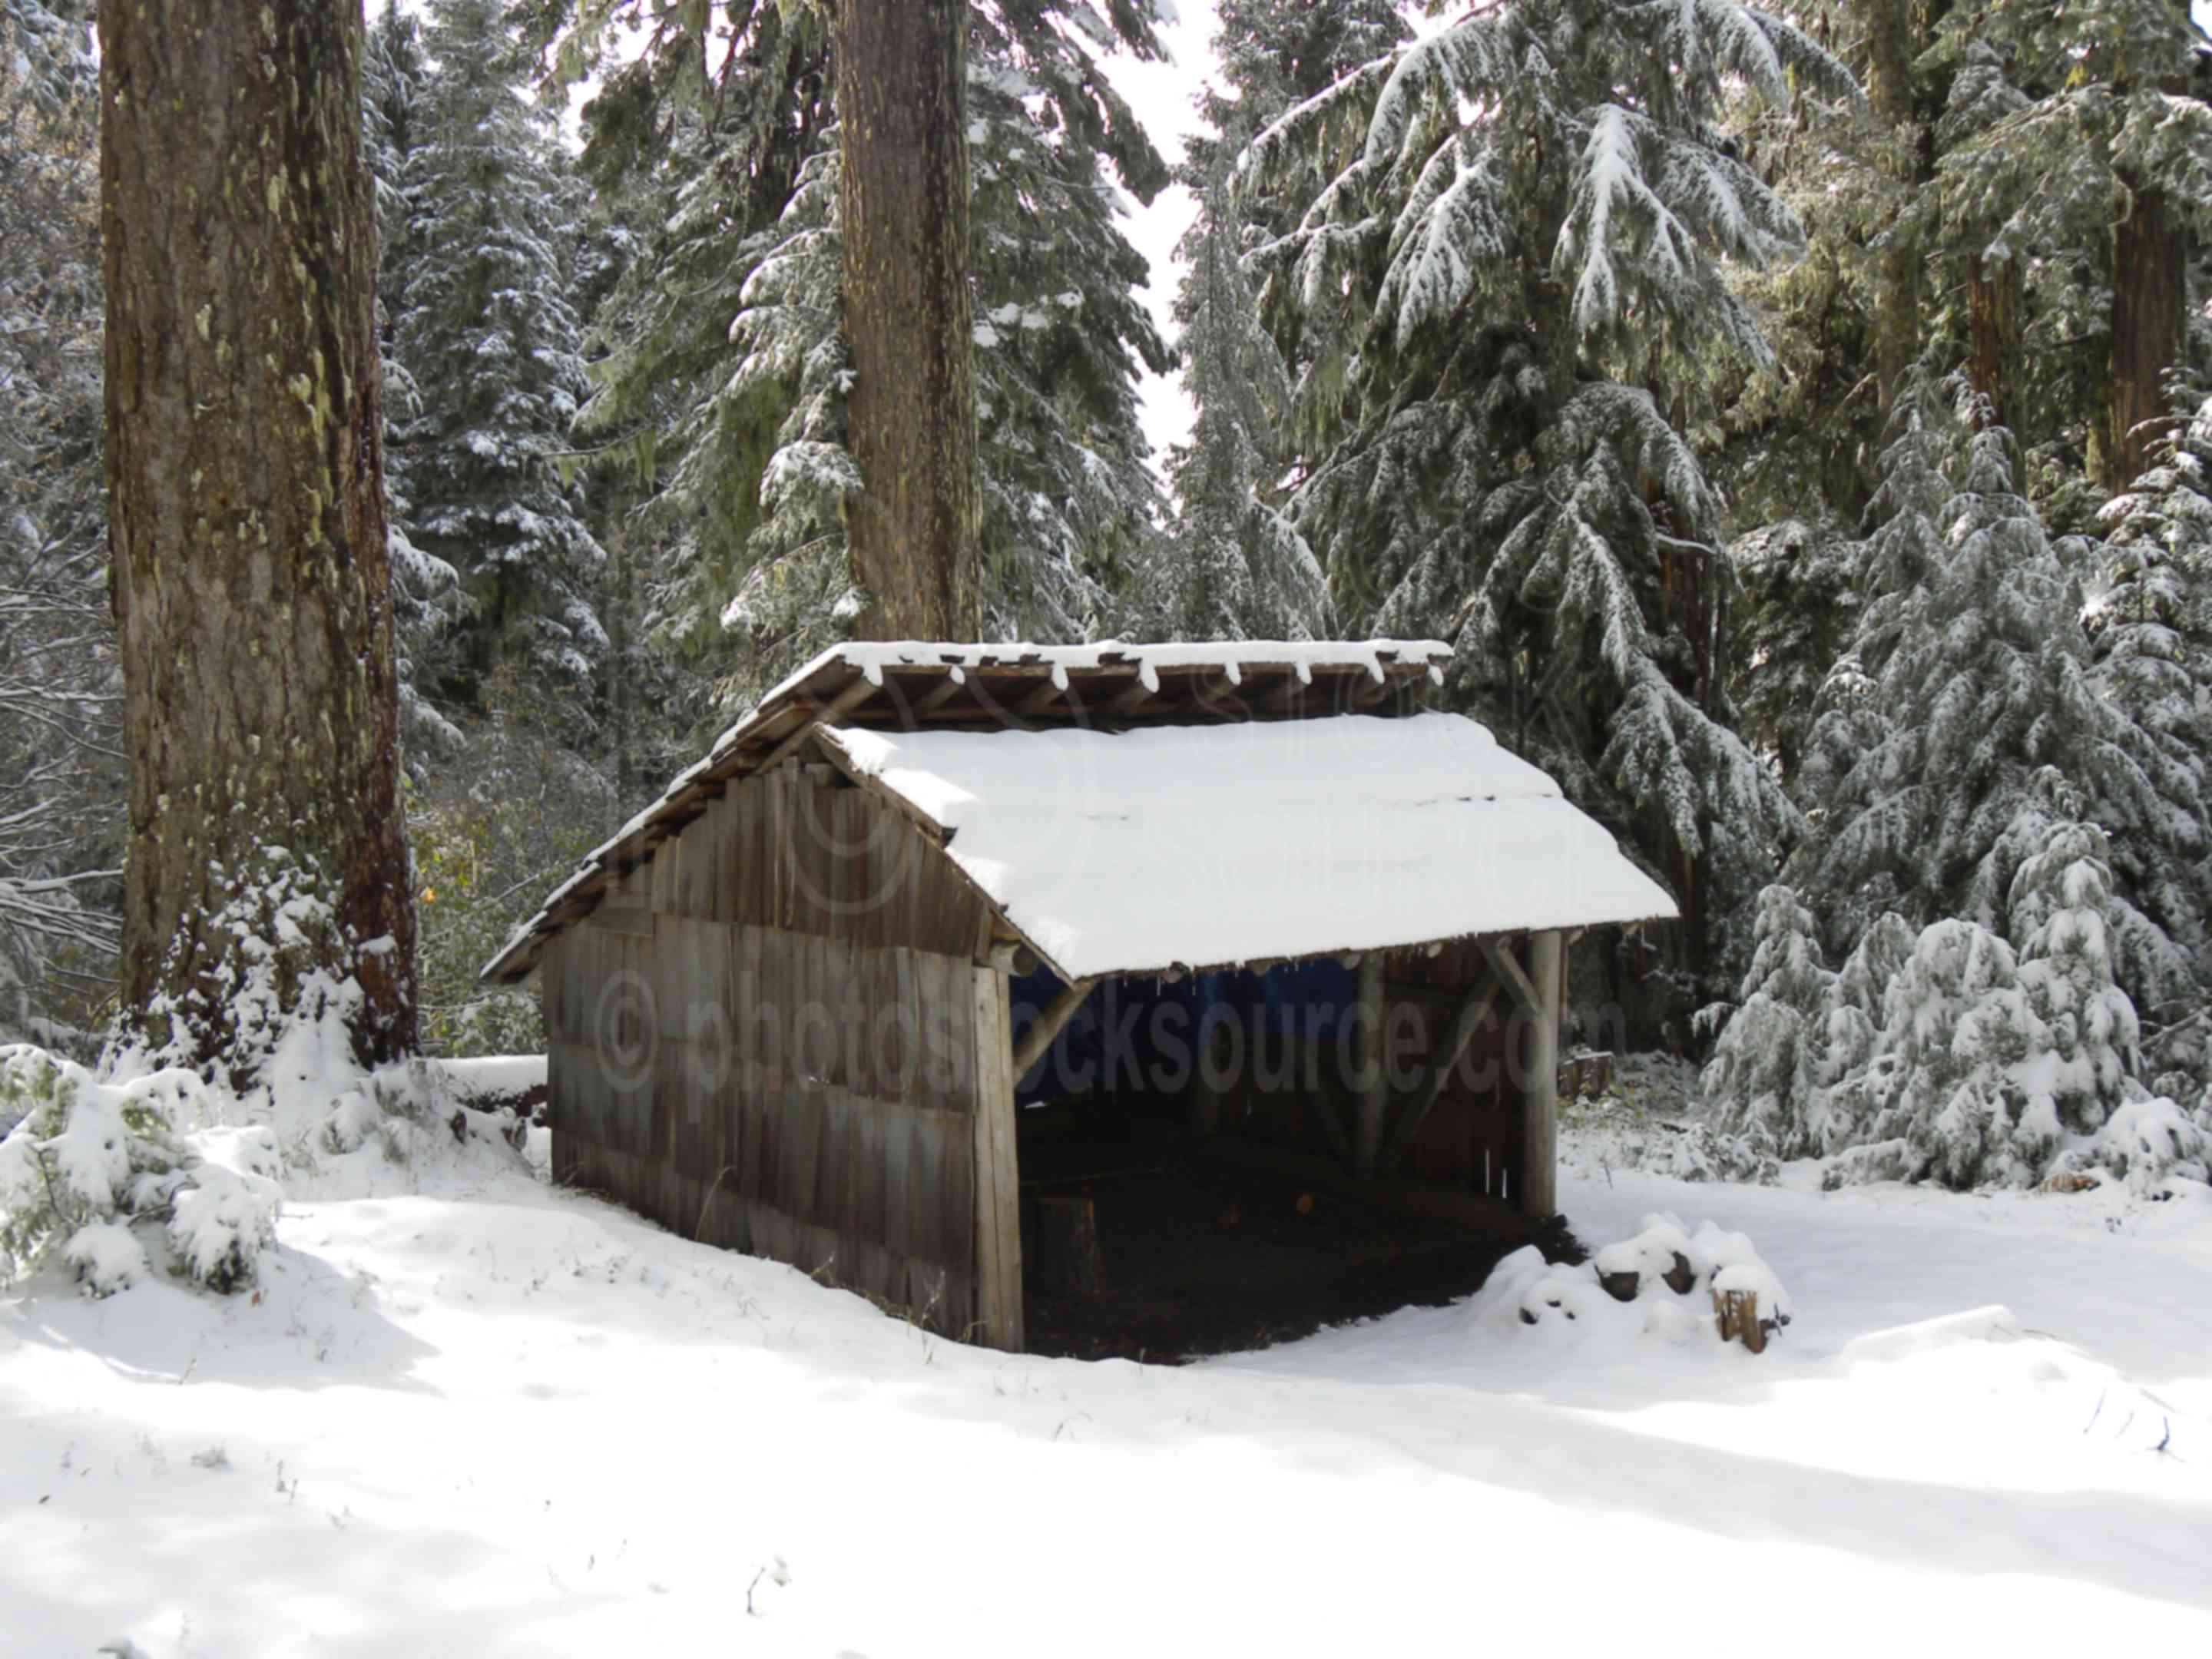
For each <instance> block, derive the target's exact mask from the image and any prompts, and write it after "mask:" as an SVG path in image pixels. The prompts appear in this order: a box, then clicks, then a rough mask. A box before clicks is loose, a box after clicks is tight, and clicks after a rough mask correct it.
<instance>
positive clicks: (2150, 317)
mask: <svg viewBox="0 0 2212 1659" xmlns="http://www.w3.org/2000/svg"><path fill="white" fill-rule="evenodd" d="M2187 263H2188V240H2187V234H2186V232H2185V229H2184V228H2183V227H2182V225H2181V223H2180V222H2179V219H2178V218H2177V217H2176V216H2175V215H2174V213H2173V210H2172V204H2170V203H2169V202H2168V201H2167V200H2166V192H2165V191H2159V190H2140V191H2135V192H2134V194H2133V196H2132V197H2131V198H2130V202H2129V204H2128V211H2127V213H2126V214H2125V215H2124V216H2123V217H2122V218H2121V220H2120V222H2119V223H2118V225H2117V226H2115V227H2114V228H2113V230H2112V404H2111V412H2110V417H2109V418H2110V428H2111V435H2110V437H2109V439H2108V441H2107V442H2108V448H2107V454H2108V456H2109V460H2108V462H2107V465H2106V469H2105V471H2104V476H2103V477H2100V480H2099V482H2100V483H2104V484H2106V485H2107V486H2109V487H2111V488H2113V489H2118V488H2119V487H2121V486H2122V485H2124V484H2125V483H2128V482H2129V481H2130V479H2132V478H2134V477H2136V476H2138V475H2139V474H2140V473H2142V471H2143V470H2144V468H2145V467H2147V466H2148V465H2149V463H2150V456H2151V452H2152V451H2153V450H2154V448H2155V447H2156V446H2157V444H2158V441H2159V438H2160V435H2161V433H2162V432H2163V430H2164V428H2163V424H2162V422H2163V421H2164V419H2165V417H2166V415H2167V413H2168V410H2167V406H2166V386H2165V381H2166V371H2167V370H2168V369H2170V368H2172V367H2173V365H2174V364H2175V363H2176V362H2179V360H2180V356H2181V339H2182V333H2183V331H2184V329H2185V326H2186V325H2187V320H2188V319H2187V315H2186V313H2187V308H2188V283H2187V273H2186V265H2187Z"/></svg>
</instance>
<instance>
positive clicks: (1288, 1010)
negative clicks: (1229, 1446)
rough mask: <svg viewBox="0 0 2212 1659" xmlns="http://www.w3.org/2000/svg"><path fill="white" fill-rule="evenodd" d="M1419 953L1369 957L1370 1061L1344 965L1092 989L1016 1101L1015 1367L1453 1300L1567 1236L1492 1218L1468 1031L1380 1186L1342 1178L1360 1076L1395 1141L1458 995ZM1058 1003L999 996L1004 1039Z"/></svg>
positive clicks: (1220, 1341)
mask: <svg viewBox="0 0 2212 1659" xmlns="http://www.w3.org/2000/svg"><path fill="white" fill-rule="evenodd" d="M1461 966H1462V964H1460V963H1458V962H1457V961H1456V960H1448V959H1447V958H1446V957H1445V955H1444V953H1443V952H1437V953H1435V954H1427V953H1423V952H1419V951H1415V952H1405V953H1396V952H1394V953H1391V954H1390V956H1389V964H1388V970H1387V971H1388V975H1389V977H1388V978H1387V979H1386V981H1385V984H1386V987H1387V990H1388V996H1387V1000H1386V1002H1385V1005H1384V1006H1385V1014H1384V1018H1383V1027H1382V1030H1380V1031H1379V1032H1378V1033H1377V1035H1376V1040H1375V1042H1373V1044H1372V1046H1371V1047H1370V1044H1369V1042H1368V1041H1367V1039H1366V1037H1365V1034H1364V1028H1363V1024H1362V1022H1361V1019H1360V1016H1359V980H1360V975H1359V973H1358V969H1357V968H1356V967H1355V966H1352V965H1348V963H1347V962H1346V960H1342V959H1338V958H1325V959H1320V960H1312V961H1305V962H1297V963H1283V964H1280V965H1278V966H1274V967H1272V968H1268V969H1264V970H1261V971H1250V970H1234V971H1223V972H1211V973H1199V974H1194V975H1184V976H1182V977H1180V978H1177V979H1175V980H1172V981H1170V980H1167V979H1163V978H1155V977H1151V976H1135V975H1133V976H1126V977H1115V978H1109V979H1106V980H1103V981H1100V982H1099V983H1098V984H1097V986H1096V987H1094V988H1093V989H1092V990H1091V993H1090V994H1089V995H1088V996H1087V997H1086V998H1085V1000H1084V1001H1083V1002H1082V1003H1081V1005H1080V1006H1079V1008H1078V1010H1077V1011H1076V1012H1075V1013H1074V1014H1073V1016H1072V1017H1070V1018H1068V1019H1067V1021H1066V1024H1065V1025H1064V1026H1062V1027H1061V1029H1060V1031H1059V1033H1058V1035H1057V1036H1056V1037H1055V1038H1054V1041H1053V1042H1052V1043H1051V1045H1050V1046H1049V1047H1048V1048H1047V1049H1046V1051H1045V1052H1044V1054H1042V1056H1041V1057H1040V1058H1039V1060H1037V1061H1036V1064H1034V1065H1033V1066H1030V1069H1029V1071H1028V1072H1027V1073H1025V1074H1024V1076H1023V1077H1022V1078H1021V1079H1019V1081H1018V1084H1017V1085H1016V1093H1015V1098H1016V1104H1017V1109H1018V1110H1017V1118H1016V1123H1017V1134H1018V1148H1019V1162H1020V1170H1021V1209H1022V1253H1023V1261H1024V1279H1025V1281H1026V1286H1027V1297H1026V1308H1025V1319H1026V1324H1027V1329H1028V1333H1029V1345H1030V1348H1031V1350H1032V1351H1034V1352H1044V1353H1057V1354H1071V1355H1076V1356H1079V1357H1085V1358H1096V1357H1107V1356H1117V1357H1123V1358H1149V1359H1155V1360H1158V1359H1173V1358H1195V1357H1199V1356H1201V1355H1206V1354H1211V1353H1218V1352H1230V1351H1234V1350H1237V1349H1249V1348H1253V1347H1257V1346H1265V1345H1267V1344H1269V1343H1273V1342H1279V1341H1284V1340H1290V1339H1292V1338H1295V1337H1297V1336H1302V1335H1305V1334H1309V1333H1310V1332H1312V1331H1313V1330H1315V1329H1317V1328H1320V1327H1321V1326H1323V1325H1326V1324H1334V1323H1339V1322H1344V1321H1347V1320H1353V1319H1360V1318H1367V1317H1373V1316H1377V1315H1380V1314H1383V1313H1386V1312H1389V1311H1390V1310H1394V1309H1396V1308H1400V1307H1404V1306H1407V1305H1408V1304H1437V1303H1443V1302H1447V1301H1450V1300H1452V1299H1454V1298H1456V1297H1461V1296H1464V1295H1466V1294H1468V1292H1470V1291H1473V1290H1474V1289H1475V1288H1476V1287H1477V1286H1478V1285H1480V1283H1481V1282H1482V1279H1483V1278H1484V1277H1485V1275H1486V1273H1488V1272H1489V1270H1490V1268H1491V1267H1492V1265H1494V1263H1495V1262H1496V1261H1498V1258H1499V1257H1500V1256H1502V1255H1504V1254H1505V1253H1506V1252H1508V1251H1509V1250H1511V1249H1516V1248H1518V1247H1519V1246H1520V1245H1522V1244H1523V1243H1528V1242H1530V1241H1531V1240H1532V1239H1533V1240H1535V1241H1536V1242H1539V1243H1543V1244H1545V1245H1546V1246H1547V1249H1549V1250H1550V1251H1552V1252H1553V1253H1567V1252H1570V1251H1571V1249H1572V1241H1571V1237H1569V1236H1568V1235H1567V1234H1566V1232H1565V1229H1564V1228H1563V1227H1561V1226H1559V1225H1557V1224H1553V1225H1549V1226H1543V1227H1538V1226H1532V1225H1531V1224H1529V1223H1528V1222H1527V1221H1525V1220H1524V1219H1522V1218H1521V1217H1520V1216H1519V1215H1518V1214H1517V1213H1516V1211H1515V1209H1514V1207H1513V1200H1514V1190H1513V1188H1514V1182H1515V1176H1516V1170H1517V1168H1518V1160H1519V1158H1520V1157H1521V1155H1522V1147H1521V1146H1520V1144H1519V1141H1520V1124H1519V1100H1518V1096H1517V1093H1516V1091H1514V1090H1513V1089H1512V1086H1511V1084H1510V1079H1509V1078H1508V1077H1507V1075H1506V1071H1507V1068H1506V1067H1505V1066H1504V1065H1503V1064H1502V1063H1501V1062H1502V1060H1503V1059H1504V1044H1505V1043H1506V1042H1508V1041H1510V1040H1511V1038H1512V1037H1513V1036H1515V1035H1516V1033H1514V1032H1512V1031H1511V1030H1510V1029H1508V1028H1509V1027H1510V1021H1509V1022H1506V1024H1500V1023H1499V1022H1498V1020H1497V1019H1496V1018H1492V1019H1491V1020H1489V1021H1488V1022H1487V1023H1486V1025H1485V1026H1484V1027H1483V1028H1482V1029H1481V1030H1479V1031H1478V1032H1477V1034H1476V1036H1475V1037H1474V1040H1473V1041H1471V1042H1469V1043H1468V1045H1467V1048H1466V1050H1465V1051H1464V1053H1463V1054H1461V1055H1460V1056H1459V1063H1458V1064H1457V1065H1456V1066H1454V1067H1452V1068H1451V1073H1450V1075H1449V1077H1448V1078H1447V1079H1444V1080H1443V1086H1442V1087H1441V1088H1440V1089H1438V1090H1437V1098H1436V1099H1435V1101H1434V1103H1433V1104H1432V1105H1431V1107H1430V1108H1429V1109H1428V1111H1427V1113H1426V1115H1425V1118H1424V1119H1423V1121H1421V1122H1420V1123H1419V1125H1418V1126H1416V1128H1415V1131H1414V1132H1413V1133H1410V1134H1407V1136H1405V1138H1404V1139H1402V1141H1399V1142H1395V1143H1394V1142H1386V1143H1385V1151H1386V1153H1388V1154H1389V1155H1390V1156H1389V1163H1388V1166H1387V1168H1386V1169H1385V1170H1384V1171H1383V1176H1384V1178H1383V1179H1380V1180H1369V1181H1358V1180H1354V1179H1352V1178H1351V1174H1350V1170H1349V1167H1348V1164H1347V1162H1346V1160H1347V1159H1348V1158H1349V1157H1350V1154H1351V1148H1350V1146H1349V1145H1348V1143H1347V1140H1346V1135H1347V1133H1348V1131H1347V1127H1346V1126H1348V1125H1349V1124H1351V1123H1352V1121H1353V1119H1354V1115H1355V1113H1356V1110H1357V1100H1358V1095H1359V1092H1360V1086H1361V1085H1362V1083H1363V1081H1364V1078H1365V1073H1364V1070H1363V1066H1364V1064H1365V1063H1366V1062H1367V1061H1368V1060H1369V1059H1370V1055H1371V1056H1372V1059H1373V1062H1374V1063H1375V1064H1376V1065H1378V1066H1382V1067H1383V1072H1384V1075H1385V1077H1386V1079H1388V1083H1389V1086H1390V1088H1391V1092H1392V1094H1393V1096H1394V1097H1395V1100H1396V1102H1397V1104H1398V1115H1397V1120H1396V1121H1397V1124H1398V1127H1401V1128H1403V1127H1406V1125H1407V1109H1408V1107H1409V1105H1410V1104H1411V1103H1413V1102H1415V1101H1418V1100H1419V1098H1420V1097H1421V1095H1422V1093H1423V1091H1424V1088H1425V1085H1430V1084H1431V1079H1430V1078H1429V1076H1428V1075H1427V1069H1426V1068H1427V1066H1428V1062H1429V1060H1430V1059H1431V1055H1432V1054H1433V1053H1434V1052H1435V1050H1436V1048H1437V1038H1438V1036H1440V1035H1441V1028H1442V1026H1443V1024H1444V1022H1445V1021H1446V1019H1447V1018H1448V1017H1449V1009H1450V1007H1451V1006H1452V1005H1453V1003H1454V1002H1455V1000H1457V998H1458V995H1459V994H1458V993H1457V992H1456V991H1455V989H1453V988H1452V987H1453V984H1454V982H1455V970H1457V969H1459V968H1460V967H1461ZM1064 989H1065V987H1064V986H1063V985H1062V983H1061V981H1060V980H1059V979H1058V977H1057V976H1056V975H1054V974H1053V973H1052V971H1051V970H1050V969H1044V968H1039V969H1036V970H1035V971H1034V972H1032V973H1030V974H1029V975H1026V976H1024V977H1019V978H1017V979H1016V980H1015V981H1014V982H1013V986H1012V1003H1013V1012H1014V1025H1015V1030H1016V1031H1017V1032H1018V1033H1020V1032H1023V1031H1024V1030H1028V1029H1030V1026H1031V1024H1032V1022H1034V1021H1036V1019H1037V1018H1040V1017H1041V1016H1042V1014H1043V1013H1044V1011H1047V1010H1048V1009H1050V1008H1051V1007H1052V1006H1053V1004H1054V1000H1055V999H1056V998H1058V997H1059V996H1060V994H1062V992H1063V991H1064Z"/></svg>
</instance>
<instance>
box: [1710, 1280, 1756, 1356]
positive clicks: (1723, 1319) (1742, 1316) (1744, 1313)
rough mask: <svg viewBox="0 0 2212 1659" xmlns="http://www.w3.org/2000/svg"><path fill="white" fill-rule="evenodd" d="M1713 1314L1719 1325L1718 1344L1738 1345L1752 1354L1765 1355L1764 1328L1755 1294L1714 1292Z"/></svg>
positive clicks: (1750, 1292) (1753, 1292) (1747, 1292)
mask: <svg viewBox="0 0 2212 1659" xmlns="http://www.w3.org/2000/svg"><path fill="white" fill-rule="evenodd" d="M1713 1313H1714V1315H1715V1316H1716V1318H1717V1320H1718V1322H1719V1324H1720V1331H1721V1340H1722V1341H1723V1342H1741V1343H1742V1344H1743V1346H1745V1347H1747V1348H1748V1349H1750V1350H1751V1351H1752V1352H1753V1353H1765V1352H1766V1325H1765V1322H1763V1321H1762V1320H1761V1319H1760V1318H1759V1292H1758V1291H1714V1292H1713Z"/></svg>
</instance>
